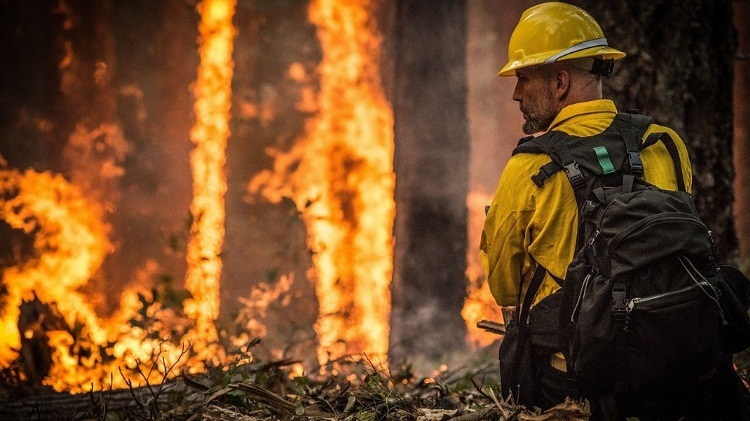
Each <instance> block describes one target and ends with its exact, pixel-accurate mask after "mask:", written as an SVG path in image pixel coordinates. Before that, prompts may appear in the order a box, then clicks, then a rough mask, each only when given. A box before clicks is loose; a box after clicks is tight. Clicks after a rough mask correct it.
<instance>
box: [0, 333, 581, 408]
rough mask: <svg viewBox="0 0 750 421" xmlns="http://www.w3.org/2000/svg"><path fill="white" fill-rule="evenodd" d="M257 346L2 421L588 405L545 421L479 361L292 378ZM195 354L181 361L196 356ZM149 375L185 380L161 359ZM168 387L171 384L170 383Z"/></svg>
mask: <svg viewBox="0 0 750 421" xmlns="http://www.w3.org/2000/svg"><path fill="white" fill-rule="evenodd" d="M257 342H258V341H257V340H256V341H252V342H251V343H250V344H248V345H247V347H245V348H243V349H244V350H237V351H235V352H234V353H232V354H231V355H228V356H230V357H231V358H233V359H234V361H233V362H230V363H227V364H220V365H208V366H207V367H206V371H205V372H203V373H200V374H193V375H190V374H187V373H185V372H181V373H179V374H178V375H177V376H176V377H175V378H174V379H173V380H169V381H166V380H163V381H161V382H156V383H150V382H149V381H147V380H146V379H147V378H148V376H149V373H147V372H143V371H140V369H139V370H138V371H139V375H140V376H141V378H142V379H143V382H141V386H136V385H135V384H133V383H129V387H128V388H127V389H121V390H112V389H111V388H110V389H105V390H99V391H96V390H91V391H89V392H88V393H83V394H78V395H68V394H46V395H41V396H33V397H32V396H25V397H22V396H16V397H15V399H11V400H10V401H9V402H8V403H7V404H6V405H4V406H3V408H4V409H2V410H0V418H3V419H5V417H7V419H21V418H23V419H32V418H33V419H60V420H73V419H75V420H79V419H87V420H90V419H96V420H120V419H132V420H225V419H233V420H247V421H251V420H278V419H327V420H333V419H341V420H373V421H374V420H449V419H452V420H460V421H468V420H498V419H499V420H513V419H519V420H551V419H569V420H586V419H588V412H587V409H586V406H585V404H579V403H576V402H566V403H565V404H563V405H560V406H558V407H556V408H554V409H553V410H550V411H547V412H545V413H543V414H540V413H539V411H535V412H534V411H527V410H525V409H524V408H522V407H519V406H516V405H514V404H512V402H510V401H504V400H502V399H501V398H499V397H498V396H499V394H498V393H497V390H498V384H497V382H496V380H497V378H496V369H495V368H494V366H495V363H494V362H492V361H489V362H488V361H476V362H473V363H471V364H470V365H467V366H466V367H462V368H460V369H456V370H448V369H447V368H445V367H443V368H442V369H441V370H439V371H436V372H435V373H433V374H432V375H430V376H418V375H417V374H416V373H414V372H413V371H412V369H411V366H410V365H409V364H401V365H398V366H396V367H392V368H391V369H390V370H389V369H387V368H385V367H384V366H383V365H382V364H380V363H378V362H375V361H373V360H371V359H369V358H368V357H367V356H366V355H365V356H362V357H358V358H355V357H351V356H349V357H343V358H340V359H338V360H335V361H330V362H328V363H327V364H326V365H325V366H320V367H316V368H314V369H313V370H312V371H311V373H305V374H302V375H296V374H294V371H295V369H294V368H293V367H294V365H295V361H291V360H279V361H269V362H258V361H254V362H253V361H252V355H251V350H252V347H253V346H254V345H255V344H257ZM190 352H191V351H190V349H189V347H188V348H186V349H185V350H184V351H183V353H184V354H188V353H190ZM149 370H166V371H167V372H172V371H174V372H177V371H179V370H178V368H177V367H176V366H175V365H172V366H169V365H168V364H166V363H165V362H164V361H160V360H159V356H158V355H155V356H154V358H153V359H152V361H151V367H150V369H149ZM165 378H166V377H165Z"/></svg>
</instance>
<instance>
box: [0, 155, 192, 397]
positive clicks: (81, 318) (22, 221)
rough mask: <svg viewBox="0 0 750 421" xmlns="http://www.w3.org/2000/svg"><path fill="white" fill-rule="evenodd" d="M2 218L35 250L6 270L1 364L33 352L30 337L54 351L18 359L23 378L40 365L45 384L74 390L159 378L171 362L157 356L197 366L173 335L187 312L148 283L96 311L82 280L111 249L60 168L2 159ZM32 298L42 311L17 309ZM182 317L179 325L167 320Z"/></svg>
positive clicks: (91, 209)
mask: <svg viewBox="0 0 750 421" xmlns="http://www.w3.org/2000/svg"><path fill="white" fill-rule="evenodd" d="M0 218H2V220H4V221H5V222H6V223H7V224H8V225H9V226H10V227H12V228H14V229H17V230H20V231H23V232H24V233H25V234H27V235H29V236H33V238H34V241H33V242H34V250H35V253H36V255H35V256H34V257H32V258H30V259H28V260H27V261H24V262H22V263H20V264H18V265H17V266H12V267H9V268H7V269H5V271H3V274H2V282H3V285H4V286H5V294H4V295H3V306H2V312H1V313H0V331H1V332H2V334H1V335H0V352H1V353H2V354H0V366H2V367H9V366H12V365H13V364H14V362H15V361H17V359H19V358H20V359H21V360H23V359H24V358H27V359H28V358H30V357H29V355H27V354H28V352H27V351H28V350H27V349H26V348H28V347H34V346H36V347H39V346H43V347H45V348H46V347H48V348H49V351H50V354H49V357H50V359H51V361H49V367H47V368H48V372H45V373H30V372H27V371H28V369H27V368H26V369H20V370H19V376H20V378H19V379H18V380H19V381H31V380H33V379H30V378H29V377H30V376H34V375H43V376H44V378H43V382H44V384H46V385H49V386H52V387H54V388H55V389H56V390H58V391H63V390H65V391H68V392H73V393H76V392H85V391H87V390H90V388H91V387H92V386H93V387H94V388H96V389H103V388H108V387H114V388H125V387H128V383H129V382H130V383H131V384H138V382H139V381H148V382H152V383H158V382H159V381H161V380H162V379H163V378H164V376H165V375H166V374H167V371H166V367H164V366H162V365H161V364H160V365H158V366H157V367H153V366H152V364H153V362H154V360H155V358H157V357H158V361H160V362H162V363H164V364H167V366H175V367H176V368H178V370H176V371H175V372H174V373H172V375H175V374H177V372H179V369H182V368H185V369H189V370H193V371H194V370H197V369H201V368H202V367H203V366H204V365H203V362H201V361H199V360H197V359H195V358H191V355H188V354H190V353H189V352H187V351H186V350H185V347H186V346H187V344H184V343H182V342H180V339H179V338H180V337H181V331H183V330H185V329H187V327H189V326H191V321H190V320H189V319H187V318H186V317H184V316H182V317H181V318H180V317H177V316H178V315H179V314H180V313H181V309H180V308H179V306H175V307H174V308H169V307H167V306H165V304H164V303H160V302H157V301H156V300H155V298H156V297H155V295H156V294H154V292H151V293H149V292H147V291H141V292H137V291H136V289H131V290H128V291H126V292H125V293H124V294H123V297H122V300H121V305H120V310H119V311H118V312H117V313H116V314H115V315H113V316H112V317H111V318H110V319H108V320H105V319H102V318H100V317H99V316H98V315H97V314H96V312H95V309H94V308H93V305H92V304H91V300H90V297H88V296H86V295H85V294H84V293H83V292H81V291H80V289H81V288H82V287H84V286H85V285H86V284H88V283H89V282H90V280H91V279H92V278H93V277H94V274H95V273H96V271H97V270H98V269H99V267H100V265H101V263H102V261H103V259H104V257H105V255H106V253H107V252H108V251H109V248H110V246H109V241H108V239H107V234H108V232H107V231H108V228H107V226H106V225H105V224H103V223H102V222H101V221H102V216H101V210H100V208H99V206H97V205H96V204H94V203H92V202H91V201H89V200H87V199H86V198H85V197H84V196H83V195H82V194H81V193H80V191H79V189H78V188H77V187H76V186H74V185H72V184H70V183H68V182H67V181H66V180H65V179H64V178H63V177H62V176H61V175H59V174H58V175H56V174H51V173H48V172H43V173H38V172H35V171H32V170H28V171H26V172H23V173H21V172H19V171H16V170H8V169H2V168H0ZM154 291H155V290H154ZM32 302H38V303H43V304H40V305H39V308H42V309H44V311H43V312H39V311H35V312H31V313H29V315H22V314H21V308H23V306H24V305H27V306H28V305H30V304H29V303H32ZM58 315H59V317H58ZM19 316H22V317H21V319H20V320H19ZM27 319H28V320H27ZM53 319H55V320H54V322H53ZM178 322H179V326H178V327H177V328H171V329H170V328H169V326H175V324H177V323H178ZM21 323H23V324H24V326H25V327H24V331H23V332H19V328H18V325H19V324H21ZM175 341H176V342H175ZM31 349H33V348H31ZM26 363H27V364H28V363H29V361H26ZM40 380H42V379H40Z"/></svg>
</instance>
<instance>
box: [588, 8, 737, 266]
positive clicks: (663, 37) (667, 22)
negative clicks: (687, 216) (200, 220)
mask: <svg viewBox="0 0 750 421" xmlns="http://www.w3.org/2000/svg"><path fill="white" fill-rule="evenodd" d="M574 3H576V4H578V5H579V6H581V7H583V8H584V9H586V10H587V11H588V12H589V13H591V15H592V16H594V18H596V19H597V20H598V21H599V23H600V24H601V26H602V29H603V30H604V33H605V35H606V36H607V38H608V40H609V42H610V44H611V45H612V46H613V47H615V48H618V49H621V50H623V51H624V52H626V53H627V54H628V56H627V57H626V58H625V59H623V60H621V61H620V62H619V63H618V65H616V67H615V75H614V76H613V77H612V78H611V79H610V80H608V81H607V82H606V83H605V92H604V94H605V96H606V97H610V98H612V99H614V101H615V103H616V104H617V106H618V108H619V109H623V110H624V109H627V108H637V109H640V110H641V112H643V113H644V114H647V115H650V116H652V117H654V120H655V121H656V122H657V123H660V124H663V125H666V126H669V127H671V128H673V129H674V130H676V131H677V133H678V134H680V136H682V137H683V139H684V140H685V142H686V144H687V146H688V149H689V151H690V159H691V161H692V165H693V197H694V198H695V202H696V206H697V208H698V212H699V214H700V216H701V218H702V219H703V220H704V221H705V222H706V224H707V225H708V226H709V228H710V229H711V231H712V232H713V236H714V241H715V242H716V246H717V255H718V257H719V259H720V260H724V261H727V260H731V259H734V258H735V257H736V248H737V237H736V235H735V232H734V217H733V214H732V203H733V201H734V194H733V191H732V182H733V178H734V170H733V166H732V74H733V69H732V66H733V57H734V45H735V40H734V37H733V31H732V24H731V22H732V2H731V1H730V0H718V1H715V0H687V1H680V2H675V1H670V0H653V1H649V2H641V1H626V2H599V1H593V0H578V1H575V2H574Z"/></svg>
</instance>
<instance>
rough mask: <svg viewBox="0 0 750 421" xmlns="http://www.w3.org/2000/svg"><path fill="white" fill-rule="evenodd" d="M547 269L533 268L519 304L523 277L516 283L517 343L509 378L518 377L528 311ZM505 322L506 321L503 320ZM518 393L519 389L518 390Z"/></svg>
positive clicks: (541, 267)
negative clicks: (527, 286)
mask: <svg viewBox="0 0 750 421" xmlns="http://www.w3.org/2000/svg"><path fill="white" fill-rule="evenodd" d="M546 273H547V270H546V269H545V268H544V267H543V266H542V265H538V266H537V268H536V270H534V275H533V276H532V277H531V282H530V283H529V288H528V289H527V290H526V296H525V297H524V299H523V304H521V295H523V277H521V281H520V283H519V285H518V298H517V300H516V323H518V345H517V346H516V354H515V355H514V356H513V364H512V365H511V373H510V376H509V377H510V378H511V379H517V378H518V370H519V369H520V367H519V362H520V361H521V357H522V355H521V354H522V353H523V352H524V351H525V349H524V346H522V344H524V343H526V338H527V336H528V335H529V322H528V321H529V311H531V304H532V303H533V301H534V297H535V296H536V293H537V292H538V291H539V287H540V286H541V285H542V281H544V275H545V274H546ZM505 323H506V324H507V323H508V321H505ZM519 393H520V391H519Z"/></svg>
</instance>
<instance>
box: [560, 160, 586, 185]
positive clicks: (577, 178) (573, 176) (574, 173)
mask: <svg viewBox="0 0 750 421" xmlns="http://www.w3.org/2000/svg"><path fill="white" fill-rule="evenodd" d="M565 173H566V174H568V180H570V184H571V185H573V189H581V188H583V187H584V186H585V185H586V182H585V180H584V179H583V173H581V170H580V168H579V167H578V163H577V162H575V161H573V162H571V163H570V164H567V165H565Z"/></svg>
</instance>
